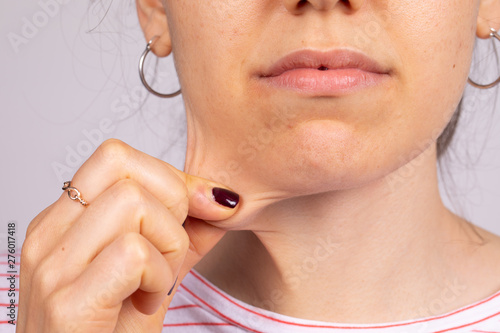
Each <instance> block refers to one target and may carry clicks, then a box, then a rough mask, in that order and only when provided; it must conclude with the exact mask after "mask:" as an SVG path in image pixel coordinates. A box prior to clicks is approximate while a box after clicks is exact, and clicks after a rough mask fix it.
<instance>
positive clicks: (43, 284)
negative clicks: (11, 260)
mask: <svg viewBox="0 0 500 333" xmlns="http://www.w3.org/2000/svg"><path fill="white" fill-rule="evenodd" d="M48 266H50V265H49V264H47V260H43V261H42V263H41V264H40V265H38V266H37V267H36V268H35V269H34V271H33V276H32V280H31V285H32V286H31V289H33V290H36V291H37V293H38V294H40V295H42V296H46V295H49V294H50V293H51V292H52V291H53V290H54V288H55V286H56V284H57V281H58V277H59V276H60V272H57V271H54V270H53V269H52V268H51V267H48Z"/></svg>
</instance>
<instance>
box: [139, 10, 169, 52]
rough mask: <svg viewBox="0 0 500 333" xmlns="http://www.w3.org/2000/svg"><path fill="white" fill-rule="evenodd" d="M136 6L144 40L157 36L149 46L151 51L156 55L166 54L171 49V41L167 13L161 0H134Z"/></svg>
mask: <svg viewBox="0 0 500 333" xmlns="http://www.w3.org/2000/svg"><path fill="white" fill-rule="evenodd" d="M136 7H137V16H138V18H139V23H140V25H141V28H142V32H143V33H144V37H145V38H146V42H149V41H150V40H151V39H152V38H153V37H155V36H158V38H157V39H156V40H155V42H154V44H153V45H152V46H151V51H153V52H154V54H155V55H156V56H158V57H166V56H168V55H169V54H170V52H171V51H172V42H171V39H170V32H169V30H168V23H167V15H166V14H165V9H164V8H163V4H162V2H161V0H136Z"/></svg>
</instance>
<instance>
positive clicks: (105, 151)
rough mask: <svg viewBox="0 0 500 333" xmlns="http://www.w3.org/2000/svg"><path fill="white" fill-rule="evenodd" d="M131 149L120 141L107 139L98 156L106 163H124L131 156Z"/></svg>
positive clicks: (100, 147) (99, 149)
mask: <svg viewBox="0 0 500 333" xmlns="http://www.w3.org/2000/svg"><path fill="white" fill-rule="evenodd" d="M130 152H131V147H130V146H129V145H127V144H126V143H125V142H123V141H121V140H118V139H107V140H106V141H104V142H103V143H102V144H101V145H100V146H99V147H98V148H97V153H98V156H99V157H100V158H101V159H103V160H104V162H110V161H117V160H118V161H123V160H125V159H127V157H128V156H129V155H130Z"/></svg>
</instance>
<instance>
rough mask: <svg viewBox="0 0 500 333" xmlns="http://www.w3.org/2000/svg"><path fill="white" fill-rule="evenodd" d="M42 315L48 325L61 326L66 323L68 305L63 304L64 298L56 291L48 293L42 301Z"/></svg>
mask: <svg viewBox="0 0 500 333" xmlns="http://www.w3.org/2000/svg"><path fill="white" fill-rule="evenodd" d="M43 304H44V312H45V313H44V315H45V320H46V321H47V323H46V324H47V326H48V327H62V326H61V325H63V324H67V323H68V317H69V313H68V309H69V308H68V307H67V306H65V300H64V299H62V297H60V296H59V294H58V293H52V294H50V295H48V296H47V297H46V298H45V300H44V302H43Z"/></svg>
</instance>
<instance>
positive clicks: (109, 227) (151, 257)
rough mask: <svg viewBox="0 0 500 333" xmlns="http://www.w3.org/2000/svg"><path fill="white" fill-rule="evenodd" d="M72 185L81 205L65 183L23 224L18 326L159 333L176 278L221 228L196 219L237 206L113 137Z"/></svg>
mask: <svg viewBox="0 0 500 333" xmlns="http://www.w3.org/2000/svg"><path fill="white" fill-rule="evenodd" d="M72 186H74V187H76V188H78V190H80V192H81V194H82V198H83V199H85V200H86V201H87V202H89V203H90V204H89V205H88V206H83V205H81V204H80V203H79V202H78V201H72V200H70V199H69V198H68V196H67V193H66V192H64V193H63V194H62V195H61V197H60V198H59V199H58V200H57V201H56V202H55V203H53V204H52V205H51V206H49V207H48V208H46V209H45V210H44V211H43V212H41V213H40V214H39V215H38V216H37V217H36V218H35V219H34V220H33V221H32V222H31V223H30V225H29V227H28V230H27V233H26V240H25V242H24V244H23V248H22V252H21V274H20V299H19V316H18V323H17V332H51V333H52V332H89V333H90V332H160V331H161V330H162V327H163V320H164V317H165V314H166V312H167V309H168V306H169V304H170V301H171V300H172V297H173V295H174V293H175V291H176V289H177V286H178V284H179V283H180V282H181V281H182V279H183V278H184V276H185V275H186V274H187V273H188V272H189V270H190V269H191V268H192V267H193V266H194V265H195V264H196V263H197V262H198V261H199V260H200V259H201V258H202V257H203V256H204V255H205V254H206V253H208V251H209V250H210V249H211V248H212V247H213V246H214V245H215V244H216V243H217V242H218V241H219V240H220V239H221V238H222V236H223V235H224V233H225V231H224V230H222V229H219V228H217V227H214V226H212V225H211V224H208V223H206V222H205V221H203V220H209V221H217V220H224V219H226V218H228V217H230V216H231V215H233V214H234V212H235V211H236V208H230V206H231V204H229V201H226V205H227V206H228V207H226V206H223V205H221V204H219V203H217V202H215V201H214V200H213V196H212V188H213V187H222V188H224V186H223V185H221V184H218V183H215V182H213V181H210V180H207V179H203V178H199V177H195V176H191V175H188V174H186V173H184V172H182V171H180V170H177V169H176V168H174V167H173V166H171V165H169V164H167V163H165V162H163V161H161V160H158V159H156V158H153V157H151V156H148V155H146V154H144V153H142V152H140V151H137V150H135V149H133V148H131V147H130V146H128V145H126V144H124V143H123V142H121V141H118V140H108V141H106V142H104V143H103V144H102V145H101V146H100V147H99V148H98V149H97V150H96V152H95V153H94V154H93V155H92V156H91V157H90V158H89V159H88V160H87V161H86V162H85V163H84V164H83V165H82V167H81V168H80V169H79V170H78V171H77V173H76V174H75V176H74V178H73V180H72ZM235 199H236V200H235V201H233V202H232V205H233V206H234V205H236V204H237V201H238V197H237V195H236V194H235ZM188 215H189V216H188ZM184 221H186V223H185V225H184V227H183V226H182V224H183V222H184ZM177 277H178V279H177V282H176V283H175V286H174V289H173V290H172V292H171V294H170V295H167V294H168V293H169V291H171V289H172V286H173V285H174V282H175V281H176V278H177Z"/></svg>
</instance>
